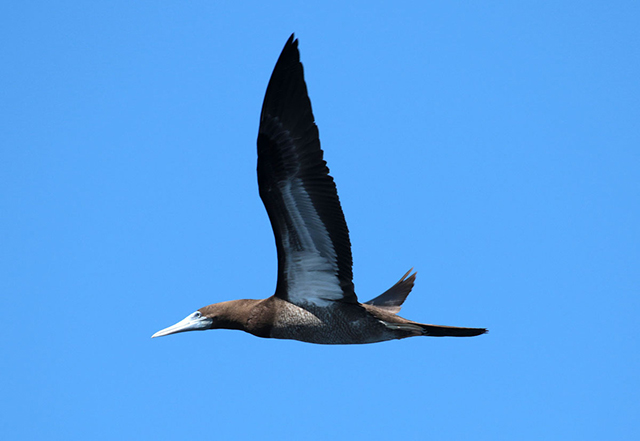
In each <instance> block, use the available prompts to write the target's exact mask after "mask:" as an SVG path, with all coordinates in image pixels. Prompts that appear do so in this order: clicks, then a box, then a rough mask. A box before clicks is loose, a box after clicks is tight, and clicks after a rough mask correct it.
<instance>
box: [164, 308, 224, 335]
mask: <svg viewBox="0 0 640 441" xmlns="http://www.w3.org/2000/svg"><path fill="white" fill-rule="evenodd" d="M212 321H213V320H211V319H210V318H209V317H205V316H203V315H202V314H201V313H200V312H198V311H196V312H194V313H193V314H190V315H188V316H187V317H185V318H184V319H183V320H180V321H179V322H178V323H176V324H175V325H173V326H169V327H168V328H164V329H163V330H162V331H158V332H156V333H155V334H153V335H152V336H151V338H154V337H163V336H165V335H169V334H177V333H178V332H187V331H204V330H205V329H209V328H210V327H211V323H212Z"/></svg>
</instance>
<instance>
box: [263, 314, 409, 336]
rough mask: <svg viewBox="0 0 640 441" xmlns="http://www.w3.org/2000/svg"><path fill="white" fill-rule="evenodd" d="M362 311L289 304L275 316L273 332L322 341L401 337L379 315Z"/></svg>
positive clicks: (273, 333) (274, 334)
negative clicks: (394, 333)
mask: <svg viewBox="0 0 640 441" xmlns="http://www.w3.org/2000/svg"><path fill="white" fill-rule="evenodd" d="M359 312H360V311H358V312H353V313H350V314H349V313H347V314H345V313H344V311H342V310H341V309H340V308H318V307H313V306H310V307H305V308H301V307H299V306H296V305H293V304H289V305H287V307H286V308H285V309H284V310H282V311H280V313H279V314H278V316H277V317H275V320H274V323H273V327H272V328H271V332H270V336H271V337H272V338H280V339H290V340H299V341H304V342H308V343H318V344H364V343H376V342H380V341H385V340H391V339H394V338H397V337H396V336H394V335H393V334H392V333H390V332H388V330H387V328H386V326H384V325H383V324H382V323H381V322H380V321H379V320H377V319H376V318H375V317H372V316H370V315H368V314H366V313H363V314H360V313H359Z"/></svg>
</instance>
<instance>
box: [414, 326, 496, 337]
mask: <svg viewBox="0 0 640 441" xmlns="http://www.w3.org/2000/svg"><path fill="white" fill-rule="evenodd" d="M419 325H420V327H421V328H422V332H423V335H428V336H429V337H475V336H476V335H482V334H485V333H487V332H489V331H488V330H487V329H486V328H459V327H457V326H440V325H425V324H422V323H419Z"/></svg>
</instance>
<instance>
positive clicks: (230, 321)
mask: <svg viewBox="0 0 640 441" xmlns="http://www.w3.org/2000/svg"><path fill="white" fill-rule="evenodd" d="M258 187H259V190H260V198H261V199H262V202H264V206H265V208H266V209H267V214H268V215H269V220H270V221H271V226H272V227H273V234H274V235H275V239H276V248H277V251H278V281H277V285H276V290H275V294H274V295H272V296H271V297H269V298H266V299H261V300H247V299H245V300H231V301H228V302H222V303H214V304H213V305H209V306H205V307H204V308H200V309H199V310H197V311H196V312H194V313H193V314H191V315H189V316H188V317H186V318H185V319H184V320H182V321H180V322H178V323H176V324H175V325H173V326H170V327H168V328H166V329H163V330H162V331H158V332H156V333H155V334H154V335H153V337H161V336H163V335H169V334H175V333H178V332H185V331H196V330H206V329H238V330H241V331H245V332H248V333H250V334H253V335H256V336H258V337H268V338H269V337H270V338H284V339H293V340H300V341H305V342H309V343H321V344H358V343H375V342H380V341H386V340H392V339H401V338H406V337H415V336H419V335H426V336H432V337H443V336H453V337H471V336H475V335H480V334H484V333H485V332H487V330H486V329H484V328H460V327H453V326H439V325H427V324H423V323H417V322H414V321H411V320H407V319H404V318H402V317H400V316H398V315H396V314H397V313H398V312H399V311H400V306H401V305H402V303H403V302H404V300H405V299H406V297H407V295H409V292H410V291H411V288H413V283H414V281H415V277H416V274H415V273H414V274H411V275H410V273H411V271H409V272H407V273H406V274H405V275H404V276H403V277H402V278H401V279H400V280H399V281H398V283H396V284H395V285H393V286H392V287H391V288H390V289H389V290H387V291H386V292H384V293H383V294H381V295H379V296H378V297H376V298H375V299H373V300H370V301H368V302H366V303H359V302H358V298H357V297H356V293H355V291H354V287H353V281H352V273H351V266H352V261H351V243H350V241H349V230H348V229H347V224H346V222H345V219H344V214H343V213H342V208H341V207H340V201H339V200H338V193H337V191H336V186H335V184H334V182H333V178H332V177H331V176H330V175H329V169H328V168H327V164H326V162H325V161H324V160H323V152H322V149H321V148H320V140H319V138H318V127H317V126H316V124H315V122H314V118H313V113H312V112H311V102H310V101H309V97H308V95H307V86H306V84H305V81H304V74H303V69H302V64H301V63H300V53H299V52H298V40H294V36H293V35H291V37H290V38H289V40H288V41H287V44H286V45H285V46H284V49H283V50H282V54H280V58H279V59H278V62H277V63H276V67H275V68H274V70H273V74H272V75H271V79H270V80H269V85H268V87H267V92H266V95H265V97H264V103H263V105H262V114H261V115H260V128H259V131H258Z"/></svg>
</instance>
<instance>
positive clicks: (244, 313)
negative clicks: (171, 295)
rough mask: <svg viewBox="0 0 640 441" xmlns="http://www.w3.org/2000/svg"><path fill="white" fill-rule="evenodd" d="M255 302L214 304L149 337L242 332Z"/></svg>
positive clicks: (236, 301) (235, 301) (233, 301)
mask: <svg viewBox="0 0 640 441" xmlns="http://www.w3.org/2000/svg"><path fill="white" fill-rule="evenodd" d="M256 302H257V300H231V301H228V302H221V303H214V304H212V305H209V306H205V307H203V308H200V309H198V310H197V311H196V312H194V313H193V314H189V315H188V316H187V317H185V318H184V319H182V320H180V321H179V322H178V323H176V324H175V325H173V326H169V327H168V328H165V329H163V330H161V331H158V332H156V333H155V334H153V335H152V336H151V338H154V337H162V336H165V335H170V334H177V333H179V332H187V331H206V330H207V329H240V330H244V329H245V326H246V323H247V320H248V318H249V314H250V312H251V309H252V307H253V306H254V305H255V303H256Z"/></svg>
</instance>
